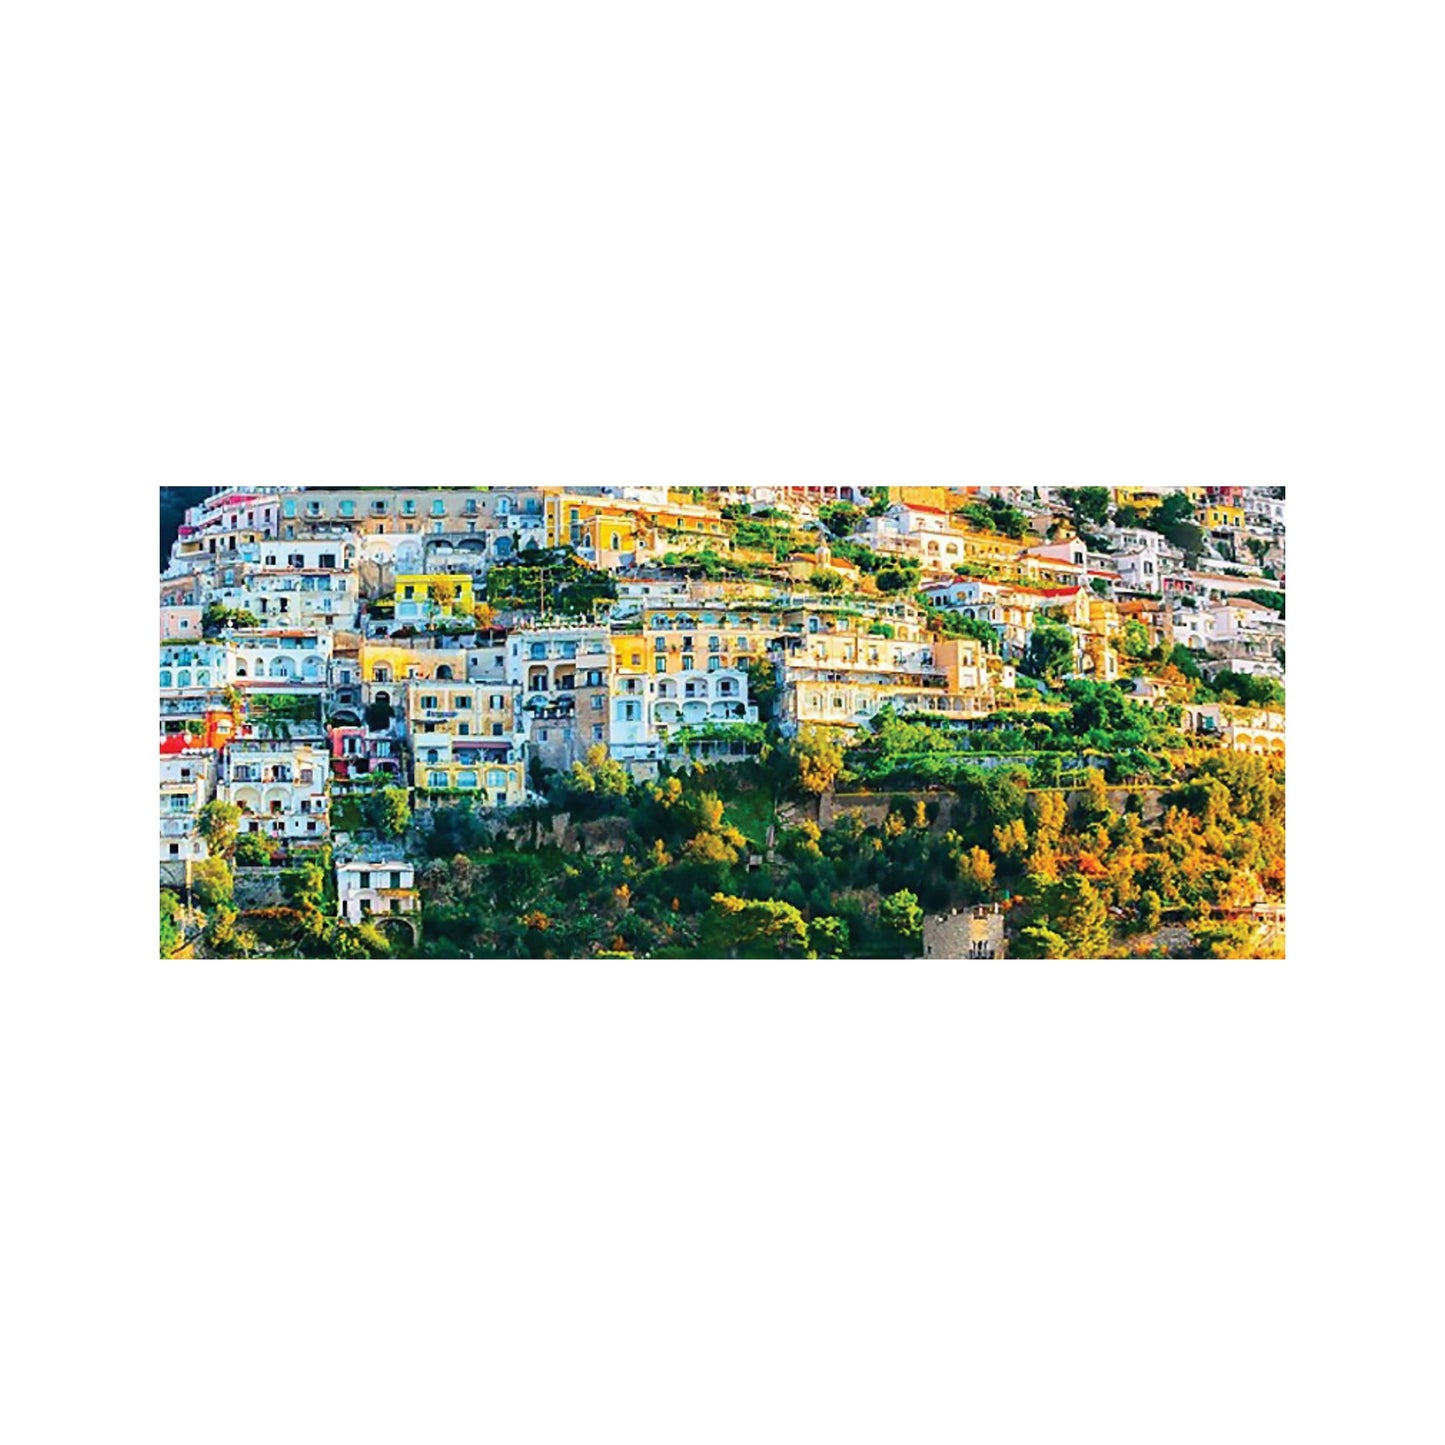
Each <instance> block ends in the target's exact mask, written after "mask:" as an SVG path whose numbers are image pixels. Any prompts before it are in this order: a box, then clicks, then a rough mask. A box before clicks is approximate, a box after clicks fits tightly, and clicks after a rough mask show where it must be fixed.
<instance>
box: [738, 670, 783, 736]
mask: <svg viewBox="0 0 1445 1445" xmlns="http://www.w3.org/2000/svg"><path fill="white" fill-rule="evenodd" d="M745 671H746V672H747V675H748V696H749V697H750V698H751V699H752V701H753V702H755V703H756V704H757V706H758V717H759V718H761V719H762V721H763V722H767V721H769V720H770V719H771V718H772V717H773V715H774V713H775V712H776V710H777V704H778V669H777V666H776V665H775V664H774V663H773V662H772V661H771V660H770V659H769V658H766V657H754V658H749V659H748V662H747V665H746V668H745Z"/></svg>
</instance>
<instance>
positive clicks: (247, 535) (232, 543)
mask: <svg viewBox="0 0 1445 1445" xmlns="http://www.w3.org/2000/svg"><path fill="white" fill-rule="evenodd" d="M275 510H276V498H275V497H273V496H268V495H266V494H264V493H262V492H255V491H252V492H221V493H217V494H216V495H214V496H211V497H207V498H206V500H205V501H204V502H202V503H200V505H199V506H195V507H192V508H191V509H190V510H189V511H188V512H187V513H186V520H185V521H184V522H183V523H182V524H181V527H180V529H179V531H178V534H177V536H176V541H175V545H174V546H173V547H172V549H171V559H170V565H169V566H168V567H167V568H166V571H165V574H164V575H165V576H167V577H172V578H174V577H181V576H184V575H186V574H188V573H197V572H202V573H205V572H212V571H214V570H215V568H216V567H218V566H220V565H222V564H224V563H226V562H230V563H235V562H238V561H255V560H257V558H258V557H259V555H260V553H259V548H260V544H261V542H262V540H263V539H264V538H265V537H266V536H268V535H270V532H269V529H270V528H271V527H273V526H274V518H275Z"/></svg>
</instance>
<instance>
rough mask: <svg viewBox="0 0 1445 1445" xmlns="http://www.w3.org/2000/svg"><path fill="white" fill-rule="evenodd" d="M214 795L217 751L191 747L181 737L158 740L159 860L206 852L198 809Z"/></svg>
mask: <svg viewBox="0 0 1445 1445" xmlns="http://www.w3.org/2000/svg"><path fill="white" fill-rule="evenodd" d="M215 795H216V754H215V751H214V750H213V749H210V748H196V747H190V746H189V745H188V744H187V741H186V739H185V738H183V737H176V738H175V739H173V740H171V741H170V742H169V743H162V744H161V753H160V860H161V862H162V863H176V862H185V861H186V860H187V859H189V860H191V861H192V862H194V861H196V860H198V859H201V858H204V857H205V856H206V851H207V850H206V843H205V840H204V839H203V838H202V837H201V836H200V834H199V832H198V831H197V829H198V827H199V824H200V813H201V809H202V808H204V807H205V806H206V804H207V803H209V802H210V801H211V799H212V798H214V797H215Z"/></svg>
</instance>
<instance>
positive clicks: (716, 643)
mask: <svg viewBox="0 0 1445 1445" xmlns="http://www.w3.org/2000/svg"><path fill="white" fill-rule="evenodd" d="M707 650H708V651H709V652H720V651H721V650H722V639H721V638H720V637H718V636H717V635H716V634H714V635H713V636H712V637H709V638H708V640H707Z"/></svg>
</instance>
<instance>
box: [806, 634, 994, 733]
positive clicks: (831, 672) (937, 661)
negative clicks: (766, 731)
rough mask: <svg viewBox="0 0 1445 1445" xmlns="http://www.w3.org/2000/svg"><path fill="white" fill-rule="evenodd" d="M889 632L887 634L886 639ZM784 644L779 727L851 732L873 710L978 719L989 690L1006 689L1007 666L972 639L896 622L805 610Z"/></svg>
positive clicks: (987, 706)
mask: <svg viewBox="0 0 1445 1445" xmlns="http://www.w3.org/2000/svg"><path fill="white" fill-rule="evenodd" d="M888 630H891V631H892V632H893V634H894V635H893V636H888V635H887V631H888ZM798 631H801V633H802V635H801V636H798V637H796V640H795V641H793V642H792V643H791V644H790V645H789V644H785V645H787V651H786V653H785V660H784V663H783V668H782V676H781V679H780V681H781V682H782V683H783V687H782V694H781V697H782V706H783V718H784V722H785V725H787V726H788V727H789V728H792V727H797V726H803V725H814V724H823V725H827V726H834V727H859V726H862V725H863V724H864V723H866V722H867V721H868V720H869V719H870V718H872V717H873V716H874V715H875V714H876V713H877V712H878V710H879V709H880V708H882V707H884V706H885V705H890V704H891V705H892V706H893V707H895V708H897V709H898V711H899V712H903V713H910V712H929V713H939V714H944V715H948V716H954V717H980V716H983V715H984V714H986V713H987V712H989V711H990V710H991V709H992V707H993V706H994V702H995V699H994V688H995V687H996V686H1000V685H1002V686H1012V668H1010V667H1009V666H1008V665H1007V664H1005V663H1003V662H1000V661H999V660H998V659H997V658H993V657H991V656H989V654H988V653H987V651H986V650H985V648H984V647H983V644H982V643H980V642H978V641H976V640H975V639H973V638H950V639H947V640H942V639H934V638H931V637H929V636H927V635H926V634H924V633H923V632H922V630H921V629H920V628H919V627H918V626H916V625H914V624H913V623H912V622H910V621H908V620H907V619H906V618H905V617H903V616H900V617H899V620H898V621H897V622H896V623H895V622H892V621H889V622H887V623H884V622H881V621H880V620H879V619H877V618H875V617H872V616H866V615H865V616H861V617H859V616H849V615H847V614H846V613H845V614H834V615H832V616H829V615H827V614H824V613H821V612H817V611H814V610H813V609H807V612H806V616H805V620H804V625H803V627H802V628H801V629H794V628H792V627H789V629H788V632H789V634H792V635H795V634H796V632H798Z"/></svg>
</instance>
